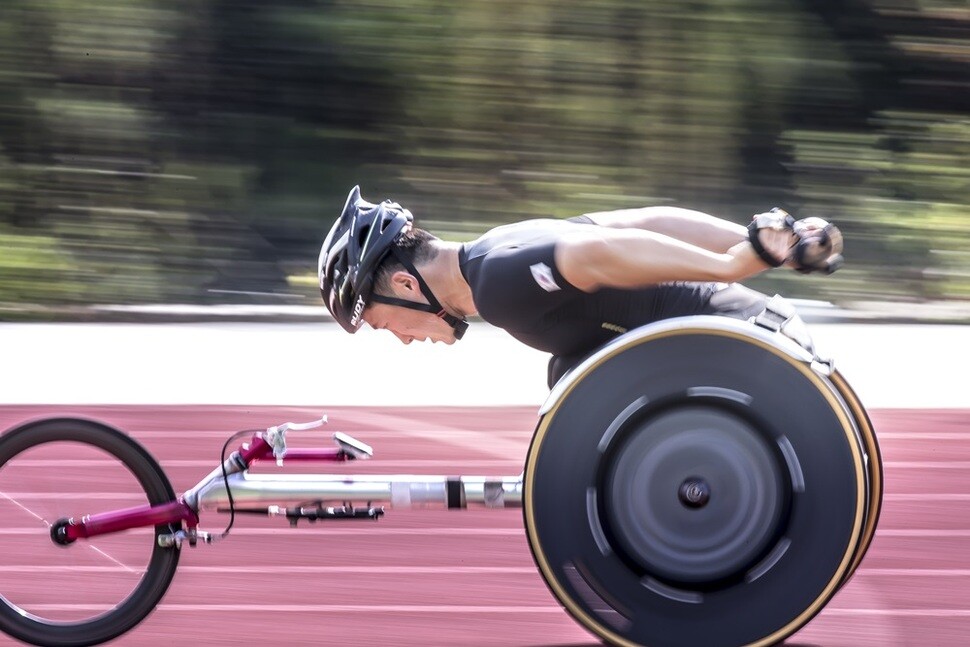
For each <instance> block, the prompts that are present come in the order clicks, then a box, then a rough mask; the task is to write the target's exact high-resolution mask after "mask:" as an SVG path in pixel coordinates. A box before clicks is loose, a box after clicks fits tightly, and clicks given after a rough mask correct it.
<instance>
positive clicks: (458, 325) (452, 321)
mask: <svg viewBox="0 0 970 647" xmlns="http://www.w3.org/2000/svg"><path fill="white" fill-rule="evenodd" d="M391 253H392V254H394V257H395V258H397V260H398V262H399V263H401V265H403V266H404V267H405V268H406V269H407V270H408V271H409V272H411V274H412V275H414V278H416V279H417V280H418V286H419V287H420V288H421V294H423V295H424V298H425V299H427V300H428V303H418V302H416V301H407V300H406V299H398V298H396V297H386V296H384V295H382V294H372V295H371V301H376V302H377V303H386V304H387V305H391V306H398V307H401V308H409V309H411V310H420V311H421V312H430V313H431V314H433V315H435V316H437V317H440V318H441V319H444V321H445V323H447V324H448V325H449V326H451V330H452V331H453V332H454V334H455V339H461V338H462V337H464V336H465V331H466V330H468V322H467V321H466V320H465V319H464V318H459V317H456V316H454V315H450V314H448V313H447V312H446V311H445V309H444V308H442V307H441V304H440V303H439V302H438V300H437V299H436V298H435V296H434V293H432V292H431V288H429V287H428V284H427V283H425V282H424V279H423V278H422V277H421V274H419V273H418V270H417V269H415V267H414V264H413V263H411V261H410V260H408V259H407V258H405V257H404V254H402V253H401V252H399V251H398V250H397V248H392V249H391Z"/></svg>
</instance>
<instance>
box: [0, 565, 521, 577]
mask: <svg viewBox="0 0 970 647" xmlns="http://www.w3.org/2000/svg"><path fill="white" fill-rule="evenodd" d="M69 569H70V571H71V572H72V573H117V572H119V571H122V570H126V571H129V572H132V573H134V572H136V571H134V570H133V569H130V568H128V567H127V566H125V565H124V564H120V567H119V566H73V565H72V566H70V567H69ZM64 570H65V567H63V566H49V565H45V566H36V565H34V566H32V565H27V564H22V565H17V566H0V573H37V574H42V573H63V572H64ZM178 570H179V572H180V573H183V572H184V573H244V574H247V575H276V574H281V575H287V574H288V575H299V574H311V575H328V574H333V575H345V574H354V575H385V574H388V575H537V574H538V571H536V569H535V568H534V567H532V566H179V569H178Z"/></svg>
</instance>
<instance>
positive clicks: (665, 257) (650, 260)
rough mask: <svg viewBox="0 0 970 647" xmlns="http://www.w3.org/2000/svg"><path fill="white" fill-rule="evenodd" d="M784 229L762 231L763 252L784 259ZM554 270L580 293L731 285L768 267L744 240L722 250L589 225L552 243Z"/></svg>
mask: <svg viewBox="0 0 970 647" xmlns="http://www.w3.org/2000/svg"><path fill="white" fill-rule="evenodd" d="M793 239H794V235H793V234H792V233H791V232H790V231H782V230H770V229H766V230H763V231H762V238H761V242H762V245H763V246H764V247H765V249H766V250H767V251H768V252H769V253H771V254H772V255H774V256H776V257H778V258H784V257H785V255H786V254H787V251H788V249H789V248H790V247H791V245H792V243H793ZM555 261H556V267H557V268H558V269H559V272H560V273H561V274H562V276H563V278H564V279H566V280H567V281H569V283H570V284H572V285H574V286H575V287H577V288H579V289H580V290H583V291H584V292H594V291H596V290H598V289H600V288H603V287H615V288H637V287H645V286H648V285H656V284H658V283H667V282H670V281H721V282H725V283H731V282H734V281H740V280H742V279H745V278H747V277H749V276H753V275H755V274H759V273H760V272H763V271H764V270H766V269H768V267H769V266H768V265H767V264H766V263H765V262H764V261H762V260H761V259H760V258H759V257H758V255H757V253H755V251H754V248H753V247H752V246H751V243H749V242H748V240H747V236H744V237H742V241H741V242H738V243H736V244H734V245H733V246H731V247H730V248H729V249H727V250H725V251H724V252H716V251H711V250H708V249H705V248H703V247H700V246H696V245H692V244H690V243H687V242H684V241H683V240H679V239H677V238H672V237H670V236H667V235H664V234H659V233H656V232H653V231H646V230H643V229H638V228H631V227H618V228H614V227H590V228H588V230H586V231H583V232H582V233H581V234H580V233H577V234H575V235H573V236H570V237H567V238H564V239H562V240H560V241H559V242H558V243H557V244H556V250H555Z"/></svg>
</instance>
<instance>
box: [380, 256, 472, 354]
mask: <svg viewBox="0 0 970 647" xmlns="http://www.w3.org/2000/svg"><path fill="white" fill-rule="evenodd" d="M391 288H392V292H393V294H392V295H391V296H394V297H397V298H398V299H404V300H405V301H413V302H415V303H428V300H427V299H425V298H424V295H423V294H421V288H420V286H419V285H418V282H417V279H415V278H414V277H413V276H412V275H411V274H408V273H407V272H403V271H402V272H395V274H394V276H393V277H392V279H391ZM363 317H364V321H366V322H367V324H368V325H369V326H370V327H371V328H374V329H375V330H382V329H383V330H389V331H391V332H392V333H394V336H395V337H397V338H398V339H400V340H401V341H402V342H404V343H405V344H410V343H411V342H412V341H428V340H430V341H432V342H437V341H440V342H443V343H445V344H454V343H455V331H454V330H453V329H452V327H451V326H449V325H448V324H447V323H446V322H445V320H444V319H442V318H441V317H438V316H436V315H433V314H431V313H430V312H422V311H420V310H412V309H411V308H402V307H400V306H392V305H389V304H387V303H372V304H371V305H369V306H367V309H366V310H364V315H363Z"/></svg>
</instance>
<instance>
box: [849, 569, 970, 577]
mask: <svg viewBox="0 0 970 647" xmlns="http://www.w3.org/2000/svg"><path fill="white" fill-rule="evenodd" d="M856 575H875V576H877V577H970V568H860V569H859V570H858V571H856Z"/></svg>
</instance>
